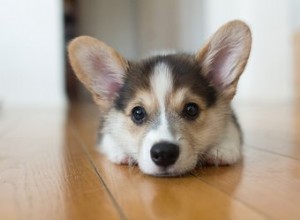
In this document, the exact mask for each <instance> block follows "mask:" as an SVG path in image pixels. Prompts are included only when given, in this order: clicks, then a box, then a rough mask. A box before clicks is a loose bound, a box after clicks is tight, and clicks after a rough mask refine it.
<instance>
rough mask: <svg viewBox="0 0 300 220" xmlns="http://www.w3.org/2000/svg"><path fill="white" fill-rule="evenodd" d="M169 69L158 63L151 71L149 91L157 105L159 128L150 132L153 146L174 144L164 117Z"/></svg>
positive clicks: (168, 86)
mask: <svg viewBox="0 0 300 220" xmlns="http://www.w3.org/2000/svg"><path fill="white" fill-rule="evenodd" d="M171 74H172V73H171V70H170V68H169V67H168V66H167V65H166V64H165V63H159V64H157V66H155V68H154V70H153V75H152V76H151V79H150V84H151V89H152V92H153V93H154V95H155V97H156V98H157V100H158V103H159V111H160V117H159V121H160V123H159V126H158V127H157V128H156V129H155V131H154V130H153V131H150V134H149V135H150V137H151V139H152V141H153V144H155V143H157V142H160V141H169V142H174V137H173V135H172V134H171V132H170V126H169V124H168V120H167V117H166V105H165V104H166V103H165V102H166V97H167V95H168V94H170V92H171V91H172V86H173V79H172V75H171Z"/></svg>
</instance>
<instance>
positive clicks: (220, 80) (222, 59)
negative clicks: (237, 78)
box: [208, 47, 236, 90]
mask: <svg viewBox="0 0 300 220" xmlns="http://www.w3.org/2000/svg"><path fill="white" fill-rule="evenodd" d="M235 59H236V56H235V54H234V51H233V49H232V48H229V47H225V48H222V49H221V50H220V51H218V52H217V53H216V54H215V56H214V57H213V59H212V63H211V64H210V65H211V71H210V73H209V74H208V79H209V80H210V82H211V83H212V84H213V85H214V86H215V87H216V88H217V89H219V90H224V89H226V88H227V87H228V86H229V85H230V84H231V83H232V81H233V78H234V76H232V72H233V70H234V67H235Z"/></svg>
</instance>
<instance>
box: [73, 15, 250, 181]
mask: <svg viewBox="0 0 300 220" xmlns="http://www.w3.org/2000/svg"><path fill="white" fill-rule="evenodd" d="M250 49H251V32H250V29H249V27H248V26H247V25H246V24H245V23H243V22H242V21H238V20H236V21H231V22H229V23H227V24H225V25H224V26H222V27H221V28H220V29H219V30H218V31H217V32H216V33H215V34H214V35H213V36H212V37H211V39H210V40H209V41H208V42H207V43H206V44H205V45H204V46H203V47H202V49H200V50H199V51H198V52H197V53H196V54H184V53H177V54H176V53H172V54H163V55H157V56H153V57H150V58H147V59H144V60H141V61H129V60H126V59H125V58H124V57H122V56H121V55H120V54H119V53H118V52H117V51H115V50H114V49H113V48H111V47H110V46H108V45H106V44H105V43H103V42H102V41H99V40H97V39H94V38H91V37H87V36H81V37H78V38H76V39H74V40H73V41H72V42H71V43H70V44H69V47H68V52H69V58H70V63H71V65H72V67H73V69H74V71H75V73H76V75H77V77H78V79H79V80H80V81H81V82H82V83H83V84H84V85H85V87H86V88H87V89H88V90H89V91H90V92H91V93H92V95H93V98H94V101H95V102H96V104H97V105H98V106H99V109H100V111H101V119H100V122H101V128H100V130H99V134H100V137H101V138H100V141H99V147H98V149H99V151H100V152H102V153H103V154H105V155H106V156H107V157H108V158H109V160H110V161H112V162H114V163H117V164H129V165H130V164H138V166H139V168H140V170H141V171H142V172H144V173H146V174H150V175H154V176H175V175H182V174H184V173H187V172H188V171H191V170H193V169H194V168H195V167H196V166H197V164H199V163H200V164H213V165H230V164H234V163H236V162H237V161H238V160H239V159H240V158H241V154H242V153H241V146H242V132H241V129H240V126H239V124H238V121H237V119H236V116H235V114H234V112H233V110H232V108H231V104H230V103H231V100H232V99H233V97H234V95H235V93H236V89H237V84H238V80H239V77H240V76H241V74H242V72H243V70H244V68H245V66H246V63H247V60H248V57H249V54H250Z"/></svg>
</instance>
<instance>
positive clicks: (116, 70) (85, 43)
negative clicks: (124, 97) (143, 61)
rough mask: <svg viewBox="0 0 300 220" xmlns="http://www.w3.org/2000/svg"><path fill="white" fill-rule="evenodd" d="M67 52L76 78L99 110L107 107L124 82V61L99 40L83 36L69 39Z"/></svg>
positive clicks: (125, 63) (125, 65) (125, 64)
mask: <svg viewBox="0 0 300 220" xmlns="http://www.w3.org/2000/svg"><path fill="white" fill-rule="evenodd" d="M68 52H69V59H70V63H71V66H72V68H73V70H74V71H75V74H76V75H77V77H78V79H79V80H80V81H81V82H82V83H83V84H84V85H85V87H86V88H87V89H88V90H89V91H90V92H91V93H92V94H93V98H94V100H95V102H96V103H97V104H98V105H99V106H100V107H101V108H103V110H104V109H107V108H109V107H110V106H111V105H112V103H113V101H114V99H115V98H116V96H117V94H118V91H119V89H120V88H121V86H122V85H123V83H124V75H125V73H126V69H127V67H128V63H127V61H126V60H125V59H124V58H123V57H122V56H121V55H120V54H119V53H118V52H116V51H115V50H114V49H113V48H111V47H109V46H108V45H106V44H105V43H103V42H102V41H99V40H97V39H95V38H92V37H87V36H82V37H77V38H75V39H74V40H72V41H71V43H70V44H69V47H68Z"/></svg>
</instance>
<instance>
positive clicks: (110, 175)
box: [0, 104, 300, 220]
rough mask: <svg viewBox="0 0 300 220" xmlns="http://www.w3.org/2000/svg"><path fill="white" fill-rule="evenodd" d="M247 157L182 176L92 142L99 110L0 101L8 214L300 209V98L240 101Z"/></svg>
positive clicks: (157, 215)
mask: <svg viewBox="0 0 300 220" xmlns="http://www.w3.org/2000/svg"><path fill="white" fill-rule="evenodd" d="M236 109H237V112H238V114H239V116H240V121H241V124H242V126H243V128H244V133H245V146H244V159H243V161H241V162H240V163H238V164H236V165H234V166H232V167H205V168H199V169H197V170H195V171H194V172H193V173H192V174H191V175H188V176H185V177H180V178H155V177H151V176H146V175H143V174H142V173H141V172H140V171H139V169H138V167H127V166H118V165H114V164H112V163H110V162H109V161H107V159H106V158H104V157H103V156H102V155H100V154H98V153H97V152H96V151H95V150H94V143H95V140H96V129H97V127H98V121H97V115H98V113H97V110H96V109H95V107H94V106H92V105H79V106H78V105H74V106H73V107H70V108H68V109H51V108H48V109H11V110H4V109H2V110H0V219H1V220H2V219H3V220H11V219H28V220H29V219H30V220H31V219H37V220H43V219H51V220H52V219H72V220H76V219H222V220H224V219H251V220H252V219H289V220H291V219H300V105H296V104H293V105H292V104H284V105H279V104H277V105H268V106H262V105H240V106H237V107H236Z"/></svg>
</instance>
